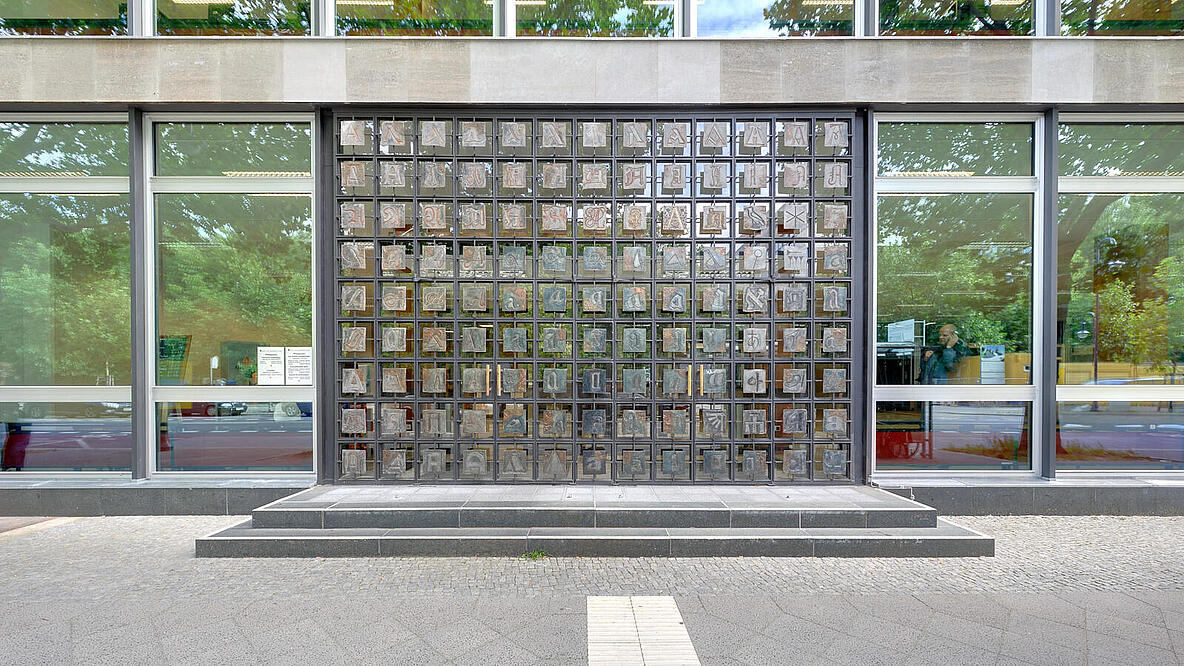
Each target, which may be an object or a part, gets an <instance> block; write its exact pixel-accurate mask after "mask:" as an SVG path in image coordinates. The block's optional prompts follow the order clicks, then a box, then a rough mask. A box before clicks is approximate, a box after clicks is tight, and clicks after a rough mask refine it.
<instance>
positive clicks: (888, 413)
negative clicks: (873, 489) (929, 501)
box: [876, 401, 1032, 470]
mask: <svg viewBox="0 0 1184 666" xmlns="http://www.w3.org/2000/svg"><path fill="white" fill-rule="evenodd" d="M1031 419H1032V405H1031V403H1029V402H1018V401H1016V402H944V401H942V402H936V401H935V402H921V401H903V402H877V403H876V468H877V469H881V470H885V469H926V468H929V469H979V470H991V469H994V470H1023V469H1031V467H1032V461H1031V457H1030V452H1031V448H1030V441H1031V439H1030V428H1031Z"/></svg>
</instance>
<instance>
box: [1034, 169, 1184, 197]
mask: <svg viewBox="0 0 1184 666" xmlns="http://www.w3.org/2000/svg"><path fill="white" fill-rule="evenodd" d="M1047 177H1052V178H1055V177H1056V174H1050V175H1048V176H1047ZM1057 189H1058V191H1059V192H1062V193H1066V194H1132V193H1138V194H1144V193H1180V192H1184V177H1175V176H1060V177H1059V179H1058V183H1057Z"/></svg>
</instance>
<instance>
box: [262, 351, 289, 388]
mask: <svg viewBox="0 0 1184 666" xmlns="http://www.w3.org/2000/svg"><path fill="white" fill-rule="evenodd" d="M256 360H257V362H258V368H259V370H258V375H257V377H258V380H259V386H283V385H284V348H283V347H260V348H259V351H258V356H257V357H256Z"/></svg>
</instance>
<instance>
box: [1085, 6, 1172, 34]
mask: <svg viewBox="0 0 1184 666" xmlns="http://www.w3.org/2000/svg"><path fill="white" fill-rule="evenodd" d="M1061 34H1063V35H1179V34H1184V2H1182V1H1181V0H1108V1H1106V2H1099V1H1098V0H1090V1H1089V2H1086V1H1085V0H1061Z"/></svg>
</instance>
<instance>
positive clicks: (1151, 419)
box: [1057, 400, 1184, 470]
mask: <svg viewBox="0 0 1184 666" xmlns="http://www.w3.org/2000/svg"><path fill="white" fill-rule="evenodd" d="M1057 426H1058V428H1057V468H1059V469H1114V470H1123V469H1129V470H1137V469H1175V470H1179V469H1184V401H1179V402H1149V401H1137V402H1136V401H1125V400H1102V401H1093V402H1061V403H1058V404H1057Z"/></svg>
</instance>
